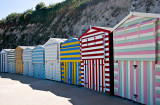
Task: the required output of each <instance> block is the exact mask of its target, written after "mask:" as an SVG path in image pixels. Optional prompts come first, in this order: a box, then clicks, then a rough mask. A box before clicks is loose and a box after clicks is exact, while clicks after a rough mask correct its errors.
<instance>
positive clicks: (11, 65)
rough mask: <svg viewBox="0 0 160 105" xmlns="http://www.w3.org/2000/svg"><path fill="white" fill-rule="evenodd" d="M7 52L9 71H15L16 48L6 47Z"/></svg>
mask: <svg viewBox="0 0 160 105" xmlns="http://www.w3.org/2000/svg"><path fill="white" fill-rule="evenodd" d="M5 51H6V52H7V62H8V64H7V66H8V67H7V68H8V73H15V54H14V49H5Z"/></svg>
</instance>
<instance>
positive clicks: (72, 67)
mask: <svg viewBox="0 0 160 105" xmlns="http://www.w3.org/2000/svg"><path fill="white" fill-rule="evenodd" d="M60 60H61V78H62V82H65V83H68V84H74V85H81V68H80V67H81V66H80V42H79V40H78V39H76V38H69V39H68V40H66V41H65V42H63V43H62V44H61V49H60Z"/></svg>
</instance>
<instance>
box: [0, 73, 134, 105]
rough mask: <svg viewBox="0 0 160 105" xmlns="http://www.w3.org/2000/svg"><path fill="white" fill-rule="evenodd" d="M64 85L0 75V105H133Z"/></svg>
mask: <svg viewBox="0 0 160 105" xmlns="http://www.w3.org/2000/svg"><path fill="white" fill-rule="evenodd" d="M136 104H137V103H134V102H132V101H129V100H126V99H122V98H119V97H116V96H108V95H106V94H103V93H100V92H96V91H93V90H89V89H85V88H81V87H78V86H73V85H68V84H65V83H60V82H55V81H50V80H42V79H37V78H33V77H27V76H23V75H17V74H7V73H0V105H136Z"/></svg>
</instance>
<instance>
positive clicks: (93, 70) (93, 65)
mask: <svg viewBox="0 0 160 105" xmlns="http://www.w3.org/2000/svg"><path fill="white" fill-rule="evenodd" d="M83 63H84V87H86V88H89V89H94V90H97V91H101V92H105V71H104V59H103V58H99V59H84V60H83Z"/></svg>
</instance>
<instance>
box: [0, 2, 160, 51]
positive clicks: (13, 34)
mask: <svg viewBox="0 0 160 105" xmlns="http://www.w3.org/2000/svg"><path fill="white" fill-rule="evenodd" d="M82 1H83V2H82ZM68 2H69V3H70V4H69V3H68ZM79 2H82V3H81V4H78V3H79ZM66 3H68V4H66ZM59 5H60V6H61V8H62V7H63V9H61V8H60V9H58V12H55V13H54V11H55V8H57V7H55V6H54V7H52V8H43V9H41V10H38V11H34V12H33V13H32V14H31V15H29V16H31V17H30V18H29V19H30V20H28V21H25V22H19V19H18V20H15V21H13V22H10V23H7V22H4V23H3V24H2V23H0V49H2V48H15V47H16V46H18V45H26V46H27V45H30V46H31V45H38V44H44V43H45V42H46V41H47V40H48V39H49V38H50V37H59V38H68V37H78V36H80V35H81V34H82V33H83V32H84V31H85V30H87V29H88V28H89V26H90V25H92V26H102V27H113V26H114V25H116V24H117V23H118V22H119V21H121V20H122V19H123V18H124V17H125V16H127V15H128V14H129V12H130V11H136V12H148V13H160V1H159V0H66V1H65V3H64V2H63V3H61V4H58V6H59ZM73 5H74V6H73ZM40 12H41V14H40V15H39V13H40ZM33 15H34V18H33ZM44 15H45V16H44ZM53 15H54V16H53ZM41 17H44V19H43V20H42V21H41V20H40V21H37V19H40V18H41ZM44 20H45V21H44Z"/></svg>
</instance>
